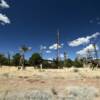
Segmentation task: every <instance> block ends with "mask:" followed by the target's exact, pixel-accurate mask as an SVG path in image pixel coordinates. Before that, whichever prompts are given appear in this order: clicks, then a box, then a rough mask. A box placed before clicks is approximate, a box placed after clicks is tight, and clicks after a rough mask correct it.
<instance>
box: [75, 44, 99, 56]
mask: <svg viewBox="0 0 100 100" xmlns="http://www.w3.org/2000/svg"><path fill="white" fill-rule="evenodd" d="M96 49H97V50H99V47H98V46H97V45H96ZM88 50H89V51H90V52H93V51H94V47H93V45H92V44H90V45H88V46H87V47H85V48H84V49H82V50H80V51H77V52H76V54H78V55H82V56H85V55H86V54H87V52H88Z"/></svg>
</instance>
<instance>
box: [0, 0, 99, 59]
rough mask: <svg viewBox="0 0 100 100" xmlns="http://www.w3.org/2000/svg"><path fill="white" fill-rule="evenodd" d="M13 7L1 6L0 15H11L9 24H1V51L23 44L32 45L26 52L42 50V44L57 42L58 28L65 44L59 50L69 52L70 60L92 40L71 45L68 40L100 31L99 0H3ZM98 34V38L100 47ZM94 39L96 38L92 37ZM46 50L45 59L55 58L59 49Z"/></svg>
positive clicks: (13, 50) (49, 44)
mask: <svg viewBox="0 0 100 100" xmlns="http://www.w3.org/2000/svg"><path fill="white" fill-rule="evenodd" d="M4 1H5V2H6V3H7V4H8V5H9V6H10V7H8V8H6V7H5V9H3V8H2V7H1V8H0V14H5V15H6V17H7V18H9V21H10V22H9V23H3V24H2V21H0V22H1V24H0V52H1V53H7V52H11V53H12V54H13V53H15V52H19V51H18V50H19V47H20V46H21V45H23V44H26V45H28V46H31V47H32V51H31V52H28V53H27V54H26V57H27V58H28V57H29V56H30V55H31V54H32V53H33V52H39V48H40V45H43V46H46V47H47V48H49V47H50V46H52V45H53V44H55V43H56V33H57V29H59V32H60V43H61V44H62V43H63V44H64V46H63V47H62V48H61V49H60V53H61V54H63V52H67V54H68V56H69V57H70V58H71V59H74V58H75V57H76V52H77V51H80V50H82V49H84V48H86V46H88V45H89V43H85V44H84V45H83V44H82V45H79V46H75V47H72V46H69V45H68V43H69V41H73V40H75V39H77V38H80V37H86V36H91V35H93V34H95V33H96V32H100V6H99V4H100V1H99V0H4ZM99 38H100V37H99V36H97V37H96V42H97V41H98V43H97V45H98V47H100V45H99V44H100V41H99ZM91 40H94V38H92V39H91ZM50 51H51V53H46V52H44V53H43V57H44V58H55V57H56V50H50Z"/></svg>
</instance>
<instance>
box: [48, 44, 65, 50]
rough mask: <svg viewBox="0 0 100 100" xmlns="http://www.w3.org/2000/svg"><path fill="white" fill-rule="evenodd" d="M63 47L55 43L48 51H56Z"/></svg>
mask: <svg viewBox="0 0 100 100" xmlns="http://www.w3.org/2000/svg"><path fill="white" fill-rule="evenodd" d="M63 46H64V44H63V43H62V44H61V45H58V44H57V43H55V44H53V45H51V46H50V47H49V49H50V50H57V47H58V48H59V49H60V48H62V47H63Z"/></svg>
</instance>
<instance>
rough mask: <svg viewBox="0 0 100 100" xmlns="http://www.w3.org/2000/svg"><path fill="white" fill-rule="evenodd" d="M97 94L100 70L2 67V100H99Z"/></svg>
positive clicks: (99, 86)
mask: <svg viewBox="0 0 100 100" xmlns="http://www.w3.org/2000/svg"><path fill="white" fill-rule="evenodd" d="M93 89H94V90H93ZM35 91H37V92H35ZM68 91H69V92H68ZM97 91H100V69H98V70H94V71H92V70H91V69H89V68H84V69H81V68H80V69H76V68H70V69H48V70H43V71H40V70H35V69H34V68H32V67H30V68H27V69H26V70H24V71H23V70H20V71H18V70H17V68H15V67H7V66H3V67H2V68H0V100H89V99H90V100H100V97H99V96H100V94H98V93H99V92H98V93H97ZM87 92H88V93H87ZM36 93H37V94H36ZM26 94H28V95H27V97H26ZM45 94H46V95H45ZM74 94H75V95H74ZM36 95H37V96H36ZM76 95H77V96H76ZM35 96H36V97H35ZM15 97H16V99H14V98H15ZM87 97H89V98H87ZM91 97H92V99H91ZM11 98H12V99H11ZM23 98H24V99H23ZM32 98H34V99H32ZM41 98H42V99H41ZM79 98H81V99H79ZM82 98H83V99H82Z"/></svg>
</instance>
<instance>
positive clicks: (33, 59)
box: [29, 53, 42, 66]
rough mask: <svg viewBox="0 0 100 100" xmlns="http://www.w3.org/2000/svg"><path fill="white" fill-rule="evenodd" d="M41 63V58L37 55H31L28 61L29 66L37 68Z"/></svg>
mask: <svg viewBox="0 0 100 100" xmlns="http://www.w3.org/2000/svg"><path fill="white" fill-rule="evenodd" d="M41 63H42V57H41V56H40V54H38V53H34V54H32V56H31V57H30V59H29V64H30V65H31V66H38V65H40V64H41Z"/></svg>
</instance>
